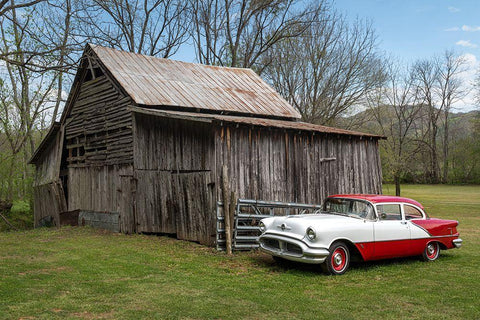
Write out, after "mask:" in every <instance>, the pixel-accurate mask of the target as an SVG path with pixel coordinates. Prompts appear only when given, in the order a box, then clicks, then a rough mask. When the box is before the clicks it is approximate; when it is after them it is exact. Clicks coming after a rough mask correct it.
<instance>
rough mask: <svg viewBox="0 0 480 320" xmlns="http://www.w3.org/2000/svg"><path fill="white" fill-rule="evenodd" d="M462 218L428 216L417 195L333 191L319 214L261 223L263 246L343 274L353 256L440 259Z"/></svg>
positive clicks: (456, 238)
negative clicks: (449, 218)
mask: <svg viewBox="0 0 480 320" xmlns="http://www.w3.org/2000/svg"><path fill="white" fill-rule="evenodd" d="M457 226H458V221H455V220H443V219H435V218H429V217H428V216H427V215H426V214H425V211H424V208H423V206H422V205H421V204H420V203H418V202H417V201H415V200H412V199H408V198H403V197H394V196H384V195H363V194H352V195H334V196H330V197H328V198H327V199H326V200H325V203H324V205H323V210H322V211H321V212H318V213H315V214H305V215H292V216H277V217H271V218H266V219H263V220H262V221H261V222H260V231H261V232H262V234H261V235H260V237H259V238H258V242H259V245H260V249H261V250H262V251H264V252H266V253H269V254H271V255H272V256H273V257H274V258H276V259H278V258H280V259H287V260H292V261H298V262H304V263H314V264H321V266H322V268H323V270H324V271H326V272H327V273H329V274H343V273H345V272H346V271H347V269H348V266H349V264H350V260H351V258H352V257H358V258H360V259H362V260H364V261H370V260H379V259H387V258H395V257H405V256H416V255H418V256H422V257H423V259H424V260H426V261H433V260H435V259H437V258H438V256H439V253H440V250H441V249H451V248H455V247H456V248H459V247H460V246H461V245H462V240H461V239H460V238H459V233H458V232H457Z"/></svg>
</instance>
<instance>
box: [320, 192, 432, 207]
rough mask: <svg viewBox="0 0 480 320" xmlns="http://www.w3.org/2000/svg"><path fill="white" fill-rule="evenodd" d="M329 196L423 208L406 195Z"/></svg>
mask: <svg viewBox="0 0 480 320" xmlns="http://www.w3.org/2000/svg"><path fill="white" fill-rule="evenodd" d="M329 198H348V199H361V200H367V201H370V202H372V203H384V202H404V203H409V204H413V205H416V206H417V207H420V208H422V209H423V206H422V205H421V204H420V203H419V202H418V201H415V200H412V199H409V198H404V197H396V196H385V195H381V194H335V195H332V196H329Z"/></svg>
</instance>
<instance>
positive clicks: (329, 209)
mask: <svg viewBox="0 0 480 320" xmlns="http://www.w3.org/2000/svg"><path fill="white" fill-rule="evenodd" d="M323 210H324V211H325V212H326V213H332V214H340V215H345V216H349V217H353V218H359V219H368V220H373V219H375V215H374V211H373V206H372V205H371V204H370V203H368V202H366V201H363V200H356V199H344V198H327V200H325V203H324V205H323Z"/></svg>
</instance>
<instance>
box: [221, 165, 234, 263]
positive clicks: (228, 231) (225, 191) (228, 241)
mask: <svg viewBox="0 0 480 320" xmlns="http://www.w3.org/2000/svg"><path fill="white" fill-rule="evenodd" d="M222 196H223V198H222V202H223V217H224V219H225V220H224V221H225V247H226V249H227V254H229V255H230V254H232V226H231V223H230V222H231V220H230V208H229V204H230V199H229V198H230V192H229V188H228V171H227V166H226V165H223V166H222Z"/></svg>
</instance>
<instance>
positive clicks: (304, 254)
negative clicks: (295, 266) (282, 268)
mask: <svg viewBox="0 0 480 320" xmlns="http://www.w3.org/2000/svg"><path fill="white" fill-rule="evenodd" d="M258 243H259V245H260V250H261V251H263V252H265V253H268V254H271V255H272V256H276V257H281V258H284V259H287V260H291V261H297V262H303V263H311V264H320V263H323V262H324V261H325V259H326V258H327V256H328V254H329V252H328V250H327V249H323V248H311V247H309V246H307V245H306V244H305V243H304V242H303V241H301V240H298V239H294V238H290V237H286V236H280V235H277V234H263V235H261V236H260V237H259V238H258Z"/></svg>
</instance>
